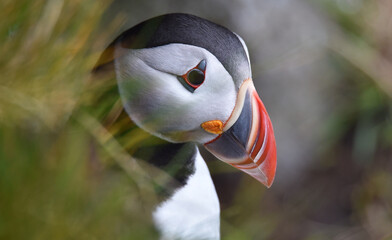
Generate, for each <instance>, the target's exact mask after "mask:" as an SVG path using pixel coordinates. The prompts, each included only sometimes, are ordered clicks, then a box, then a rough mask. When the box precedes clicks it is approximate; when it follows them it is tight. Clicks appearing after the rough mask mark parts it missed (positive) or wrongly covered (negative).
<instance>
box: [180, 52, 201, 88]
mask: <svg viewBox="0 0 392 240" xmlns="http://www.w3.org/2000/svg"><path fill="white" fill-rule="evenodd" d="M206 67H207V62H206V60H205V59H203V60H201V61H200V63H199V64H197V66H196V67H194V68H192V69H190V70H189V71H188V72H187V73H185V74H184V75H182V76H178V80H179V81H180V82H181V83H182V85H183V86H184V87H185V88H186V89H187V90H189V91H190V92H194V91H195V90H196V89H197V88H198V87H200V85H202V84H203V82H204V79H205V73H206Z"/></svg>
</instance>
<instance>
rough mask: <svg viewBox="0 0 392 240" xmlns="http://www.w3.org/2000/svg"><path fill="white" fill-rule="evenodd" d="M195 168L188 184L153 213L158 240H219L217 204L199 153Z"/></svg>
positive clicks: (206, 169)
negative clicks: (157, 230)
mask: <svg viewBox="0 0 392 240" xmlns="http://www.w3.org/2000/svg"><path fill="white" fill-rule="evenodd" d="M195 168H196V171H195V173H194V174H193V175H192V176H190V177H189V179H188V182H187V184H186V185H185V186H184V187H183V188H181V189H179V190H178V191H177V192H175V193H174V194H173V196H172V197H171V198H170V199H169V200H167V201H165V202H164V203H163V204H161V205H160V206H158V207H157V209H156V210H155V211H154V213H153V219H154V222H155V224H156V226H157V228H158V229H159V231H160V232H161V234H162V237H161V240H169V239H187V240H192V239H208V240H210V239H211V240H215V239H220V230H219V228H220V223H219V214H220V208H219V200H218V196H217V194H216V191H215V187H214V184H213V182H212V179H211V176H210V173H209V171H208V168H207V165H206V163H205V162H204V160H203V158H202V157H201V155H200V153H199V150H197V156H196V159H195Z"/></svg>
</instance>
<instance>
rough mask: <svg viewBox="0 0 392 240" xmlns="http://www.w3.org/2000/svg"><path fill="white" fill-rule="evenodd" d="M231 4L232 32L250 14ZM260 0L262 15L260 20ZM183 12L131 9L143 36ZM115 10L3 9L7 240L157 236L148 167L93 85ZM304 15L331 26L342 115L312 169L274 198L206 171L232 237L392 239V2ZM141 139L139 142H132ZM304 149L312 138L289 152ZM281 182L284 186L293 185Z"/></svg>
mask: <svg viewBox="0 0 392 240" xmlns="http://www.w3.org/2000/svg"><path fill="white" fill-rule="evenodd" d="M118 2H122V1H118ZM124 2H125V1H124ZM224 2H225V4H224V3H223V1H222V11H217V12H216V14H213V16H214V17H215V16H216V19H212V20H214V21H216V20H220V21H221V22H220V23H221V24H224V21H225V17H226V15H225V14H226V13H228V12H230V11H233V12H235V11H239V10H240V9H241V8H240V7H241V4H242V2H241V4H238V3H233V4H232V5H231V4H228V3H227V2H226V1H224ZM248 2H249V3H252V1H248ZM259 2H260V4H261V5H257V6H254V8H252V9H254V10H255V11H257V9H258V8H259V7H260V6H262V2H263V1H259ZM279 2H284V1H278V0H276V4H279ZM302 2H305V1H302ZM182 3H183V1H175V0H167V1H162V2H159V3H158V2H156V3H154V4H153V3H152V2H150V1H145V2H142V1H140V2H134V3H132V4H139V5H143V6H144V9H152V7H153V6H152V5H154V8H153V9H154V11H153V10H151V12H146V11H138V12H137V13H132V12H130V13H127V14H128V16H126V18H128V19H132V21H131V22H132V24H131V25H134V24H136V23H137V22H134V21H133V19H136V18H137V17H140V15H143V18H141V17H140V18H141V19H142V20H144V19H147V18H149V17H152V16H154V15H156V12H157V9H160V6H163V7H162V9H166V10H168V11H169V10H170V11H171V12H173V11H178V10H177V9H175V10H172V9H171V8H169V7H168V6H170V4H173V5H176V6H177V5H181V4H182ZM108 4H109V2H99V1H92V0H86V1H80V0H68V1H62V0H47V1H43V0H38V1H30V0H19V1H9V0H4V1H1V2H0V9H1V13H2V14H1V17H0V18H1V21H0V54H1V57H0V72H1V79H0V239H154V238H156V236H157V234H156V231H155V230H154V229H153V227H152V226H151V224H150V220H151V219H150V218H149V216H148V214H145V211H144V209H146V205H145V204H149V203H146V200H147V199H149V197H153V194H152V192H153V189H152V188H153V187H154V186H152V184H151V182H149V180H150V179H147V178H146V176H145V175H144V173H143V167H145V166H143V167H140V166H139V165H138V164H136V163H135V162H134V160H133V159H132V158H131V157H130V156H129V155H128V154H127V153H126V152H124V150H123V149H122V147H121V146H120V145H119V144H118V142H116V141H114V140H113V139H112V138H111V133H110V132H107V131H105V129H104V128H103V127H102V126H101V123H100V121H101V120H102V118H104V117H105V116H107V115H109V116H110V114H111V113H112V112H111V110H112V109H113V106H114V105H116V104H117V101H118V99H117V98H118V96H116V94H113V95H112V97H113V98H112V99H108V101H107V102H106V104H103V103H102V104H99V105H97V104H96V102H97V101H98V100H99V99H100V97H101V96H102V95H103V94H105V93H107V92H108V89H110V88H113V86H112V85H109V86H107V85H105V84H104V83H103V84H101V83H99V82H98V83H96V82H91V81H90V79H89V78H90V70H91V69H92V67H93V65H94V64H95V62H96V61H97V58H98V56H99V54H100V52H101V50H102V49H103V48H104V47H105V45H106V44H107V43H108V42H110V41H111V40H112V39H113V38H114V35H115V34H114V32H119V28H120V25H121V23H120V21H117V20H116V19H118V15H117V14H116V12H110V11H109V12H106V17H105V19H110V22H109V23H108V22H104V23H102V22H101V21H102V20H101V19H102V18H101V17H102V14H103V13H104V11H106V9H107V7H108ZM184 4H185V3H184ZM187 4H188V5H189V6H194V5H191V3H190V2H188V3H187ZM197 4H198V6H200V9H199V10H197V9H193V8H192V9H189V10H188V12H190V11H191V10H195V14H197V15H200V16H202V17H206V16H203V15H202V14H200V11H207V10H208V9H209V3H208V4H207V2H205V1H200V2H197ZM223 4H224V7H223ZM243 4H247V2H244V3H243ZM306 4H308V5H311V6H312V7H313V10H314V11H315V12H317V13H318V14H320V15H322V16H323V18H324V21H325V22H327V23H328V28H327V27H326V29H325V31H326V32H327V33H328V38H327V39H328V40H327V41H326V42H325V44H326V48H327V55H328V56H327V57H326V59H327V62H322V63H320V64H326V65H328V66H329V68H330V69H331V70H332V73H331V75H333V76H334V79H335V81H334V82H333V83H332V88H328V89H326V92H325V95H327V96H329V99H330V102H332V103H333V104H332V106H333V107H332V108H331V109H330V110H329V111H330V115H329V117H328V118H327V119H324V122H323V124H322V125H323V129H316V130H315V129H309V130H308V131H311V132H314V134H320V135H322V139H323V142H322V144H321V145H320V147H319V148H317V149H316V150H315V157H314V159H312V160H313V161H312V164H313V165H311V167H309V168H306V169H305V170H304V171H303V172H302V173H301V174H300V177H298V178H297V179H295V181H293V182H290V183H286V184H285V187H281V188H280V189H276V188H275V187H274V186H273V187H272V188H271V189H269V190H265V189H263V187H262V186H260V185H259V184H258V183H256V182H255V181H254V180H253V179H251V178H250V177H244V176H243V174H242V173H240V172H238V171H237V170H234V169H233V168H231V167H230V166H226V165H224V164H222V163H220V162H217V161H212V162H209V167H210V168H211V171H212V173H213V174H214V180H215V181H216V185H217V186H218V189H217V190H218V193H219V194H220V198H221V202H222V223H221V225H222V236H223V239H229V240H234V239H388V238H391V237H392V230H391V229H392V217H391V216H392V211H391V209H392V174H391V172H392V100H391V97H392V20H391V18H392V2H391V1H389V0H375V1H372V0H334V1H329V0H318V1H308V2H307V3H306ZM155 5H156V7H155ZM188 5H186V6H188ZM119 6H121V4H120V5H119ZM143 6H142V7H143ZM234 6H235V7H234ZM243 7H244V6H243ZM113 9H121V7H118V8H113ZM113 9H112V11H113ZM173 9H174V7H173ZM244 9H245V7H244ZM247 9H249V8H247ZM197 11H199V12H197ZM211 11H212V10H211ZM218 12H219V13H218ZM285 17H286V16H281V18H282V19H285ZM245 18H246V14H245ZM237 20H238V19H236V18H234V19H230V20H227V21H232V22H237ZM238 22H240V21H239V20H238ZM253 24H256V23H253ZM224 25H225V24H224ZM99 26H105V27H104V28H103V27H99ZM233 30H235V31H236V29H233ZM275 30H276V29H275ZM260 34H263V33H260ZM243 37H244V38H245V39H246V38H248V41H249V40H250V39H249V37H247V36H243ZM255 42H257V41H255ZM294 52H295V51H294ZM250 55H251V58H252V52H251V54H250ZM253 57H254V55H253ZM262 57H265V58H268V56H262ZM283 58H284V57H282V58H279V59H283ZM269 60H271V59H269ZM300 60H301V59H300ZM267 62H268V61H267ZM278 62H279V61H278ZM297 62H298V65H301V61H297ZM259 64H260V63H259ZM262 67H265V66H262ZM259 69H262V68H260V67H259V68H255V67H254V72H257V71H260V70H259ZM277 69H278V68H277ZM254 77H255V78H257V75H256V74H255V76H254ZM314 81H319V79H315V80H314ZM320 84H322V83H320ZM284 87H285V85H283V84H282V88H284ZM262 92H263V91H262ZM279 94H280V93H279V92H276V93H273V94H271V95H279ZM282 99H284V98H283V97H282ZM263 100H264V99H263ZM267 100H268V99H267ZM306 103H307V104H310V105H311V104H312V103H309V102H306ZM267 108H268V109H269V110H270V109H273V108H274V105H268V106H267ZM275 115H276V116H279V114H275ZM301 127H302V128H303V127H305V128H306V127H307V126H301ZM275 131H276V132H279V129H275ZM143 137H144V136H143V134H142V133H140V132H133V133H131V135H130V137H129V142H128V143H127V144H128V145H132V144H136V142H137V141H141V140H143ZM277 140H278V141H279V140H282V139H278V138H277ZM298 143H301V139H298V141H297V142H292V143H291V144H298ZM298 146H301V145H300V144H298ZM298 146H296V147H297V148H298ZM279 149H281V148H280V146H278V150H279ZM293 154H295V153H293ZM278 157H279V152H278ZM278 161H279V159H278ZM282 163H284V162H283V161H279V163H278V172H279V166H281V165H279V164H282ZM241 177H242V180H241ZM145 180H146V181H145ZM277 181H279V182H285V179H284V176H281V177H280V179H277ZM147 202H148V201H147Z"/></svg>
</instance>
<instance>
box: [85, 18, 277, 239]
mask: <svg viewBox="0 0 392 240" xmlns="http://www.w3.org/2000/svg"><path fill="white" fill-rule="evenodd" d="M92 74H93V75H94V76H95V77H97V78H101V79H102V78H103V77H102V76H105V79H112V81H113V82H112V84H109V85H110V86H112V87H107V88H106V89H107V91H106V92H105V93H104V94H102V96H100V97H99V99H100V101H99V104H101V105H102V104H103V105H105V106H108V107H107V109H110V111H109V114H107V116H105V117H102V124H103V126H104V127H105V128H107V130H108V131H109V133H110V134H112V135H113V138H115V139H116V140H117V141H118V142H119V143H120V144H122V145H123V146H124V149H126V151H127V152H128V153H129V154H130V155H132V157H134V158H135V159H137V160H138V161H142V162H147V163H148V164H150V165H152V166H155V167H156V168H158V169H160V170H162V171H164V172H166V173H167V174H168V175H169V176H171V181H168V182H165V183H162V184H161V185H159V186H160V187H159V188H157V189H158V190H157V192H158V193H157V194H158V195H159V196H163V197H162V198H160V200H159V201H158V202H157V203H156V205H154V207H153V208H152V209H151V213H150V214H151V219H152V222H153V224H154V226H155V228H156V229H157V231H158V232H159V234H160V239H162V240H167V239H188V240H192V239H220V205H219V199H218V196H217V193H216V190H215V187H214V183H213V181H212V178H211V175H210V172H209V169H208V167H207V164H206V162H205V161H204V159H203V157H202V155H201V154H200V151H199V148H200V147H204V148H205V149H206V150H207V151H209V152H210V153H212V154H213V155H214V156H216V157H217V158H218V159H220V160H221V161H223V162H225V163H227V164H230V165H232V166H233V167H235V168H237V169H239V170H241V171H243V172H245V173H246V174H249V175H250V176H252V177H253V178H254V179H256V180H257V181H259V182H261V183H262V184H264V185H265V186H266V187H268V188H269V187H270V186H271V184H272V183H273V181H274V177H275V171H276V162H277V161H276V159H277V157H276V143H275V137H274V130H273V127H272V123H271V120H270V117H269V115H268V113H267V111H266V108H265V106H264V104H263V102H262V101H261V99H260V97H259V95H258V93H257V91H256V89H255V86H254V84H253V81H252V73H251V65H250V59H249V53H248V49H247V46H246V44H245V42H244V40H243V39H242V38H241V37H240V36H239V35H238V34H236V33H234V32H232V31H230V30H228V29H227V28H225V27H223V26H220V25H218V24H215V23H213V22H211V21H208V20H206V19H203V18H200V17H197V16H194V15H190V14H184V13H172V14H165V15H161V16H157V17H154V18H151V19H148V20H146V21H143V22H141V23H139V24H137V25H135V26H134V27H132V28H130V29H128V30H126V31H125V32H123V33H121V34H120V35H119V36H118V37H117V38H115V39H114V40H113V42H112V43H111V44H109V45H108V47H107V48H106V49H105V50H104V51H103V52H102V54H101V55H100V57H99V60H98V62H97V64H96V65H95V67H94V68H93V70H92ZM107 76H109V77H107ZM106 81H108V80H106ZM109 102H110V103H109ZM135 129H138V133H140V134H141V135H143V136H147V137H139V138H141V139H142V140H140V141H139V142H137V143H135V142H136V141H132V138H138V136H136V135H135V134H133V135H132V132H135ZM146 139H149V140H148V141H147V140H146ZM129 141H131V142H132V144H129ZM127 143H128V144H127ZM151 177H152V178H154V174H152V176H151ZM157 181H159V180H157Z"/></svg>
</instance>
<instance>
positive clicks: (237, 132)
mask: <svg viewBox="0 0 392 240" xmlns="http://www.w3.org/2000/svg"><path fill="white" fill-rule="evenodd" d="M250 96H251V95H250V92H249V90H248V91H247V92H246V96H245V101H244V106H243V108H242V111H241V114H240V116H239V118H238V120H237V121H236V122H235V123H234V125H233V126H231V128H229V129H228V130H227V131H226V132H224V133H222V135H221V136H220V137H219V139H217V141H213V142H211V143H208V149H210V150H211V151H213V152H214V153H215V154H218V155H221V156H224V158H228V159H242V158H247V157H248V153H247V150H246V148H247V144H248V141H249V135H250V131H251V126H252V105H251V98H250Z"/></svg>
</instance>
